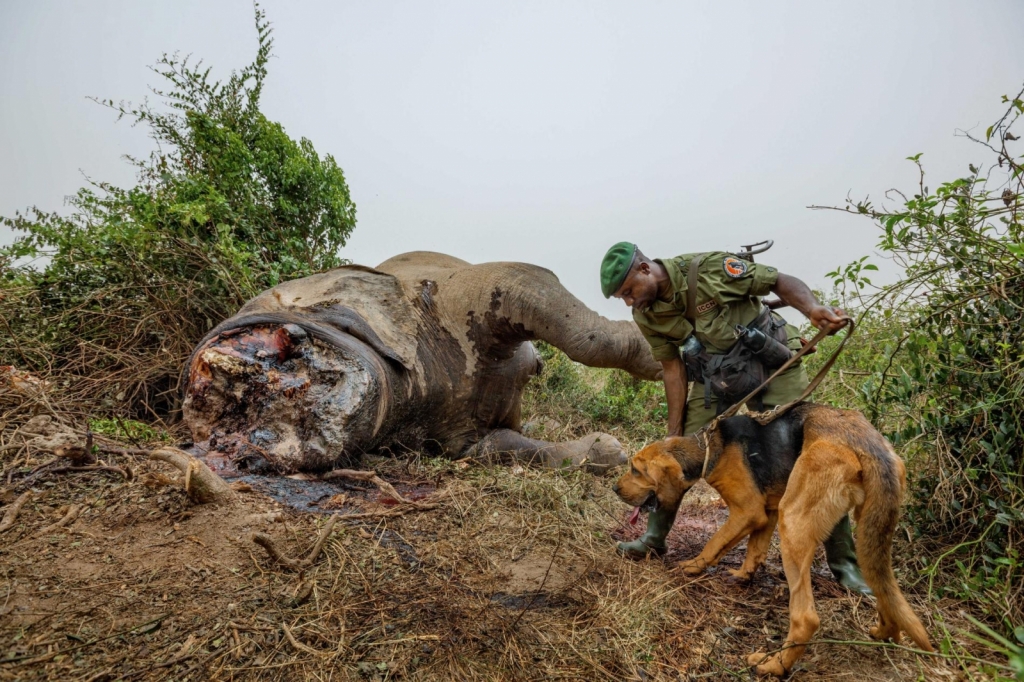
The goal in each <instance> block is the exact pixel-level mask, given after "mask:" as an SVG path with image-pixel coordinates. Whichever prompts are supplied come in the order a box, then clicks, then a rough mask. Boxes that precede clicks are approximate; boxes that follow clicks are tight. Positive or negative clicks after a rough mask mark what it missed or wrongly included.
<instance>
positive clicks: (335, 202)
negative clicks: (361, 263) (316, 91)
mask: <svg viewBox="0 0 1024 682" xmlns="http://www.w3.org/2000/svg"><path fill="white" fill-rule="evenodd" d="M256 31H257V36H258V49H257V52H256V58H255V60H254V61H253V62H252V63H251V64H249V65H248V66H246V67H245V68H243V69H242V70H241V71H238V72H232V74H231V75H230V77H229V78H228V79H227V80H226V81H224V82H220V81H215V80H212V79H211V77H210V69H209V68H205V67H203V65H202V64H201V63H198V64H193V63H190V61H189V59H188V58H179V57H178V56H177V55H164V56H163V57H162V58H161V59H160V60H159V62H158V63H157V65H156V66H155V67H154V68H153V71H154V72H155V73H156V74H158V75H159V76H160V77H161V79H162V81H163V83H164V84H165V85H164V88H163V89H154V92H155V93H156V94H157V95H158V96H159V98H160V100H161V101H162V103H163V104H164V105H165V106H162V107H160V108H154V107H153V106H150V105H149V104H148V103H143V104H142V105H139V106H133V105H130V104H126V103H120V104H116V103H114V101H112V100H104V101H101V102H100V103H101V104H103V105H105V106H108V107H110V108H112V109H113V110H114V111H116V112H117V114H118V118H119V119H120V118H122V117H125V118H128V119H129V120H130V121H131V122H132V124H133V125H138V124H142V125H145V126H147V127H148V128H149V132H150V136H151V137H152V138H153V140H154V141H155V142H156V143H157V149H156V151H154V152H153V153H152V154H151V155H150V156H149V157H148V158H145V159H135V158H128V161H129V162H130V163H131V164H132V165H134V166H135V168H136V169H137V171H138V184H137V185H136V186H135V187H132V188H130V189H122V188H119V187H115V186H113V185H111V184H109V183H105V182H93V183H90V185H89V186H87V187H84V188H82V189H80V190H79V191H78V193H77V194H76V195H75V196H74V197H72V198H71V199H70V202H69V203H70V206H71V212H70V215H66V216H65V215H59V214H57V213H46V212H44V211H42V210H39V209H37V208H33V209H31V210H30V211H28V212H27V213H25V214H21V213H19V214H17V215H16V216H15V217H14V218H3V223H4V224H5V225H7V226H9V227H11V228H13V229H14V230H16V231H17V232H20V233H22V236H21V237H20V238H19V239H18V240H17V241H16V242H15V243H14V244H13V245H12V246H10V247H8V248H6V249H3V250H2V251H0V273H2V274H0V324H2V325H3V328H4V329H5V330H6V331H7V334H2V335H0V364H14V365H18V366H21V367H23V368H26V369H29V370H34V371H39V372H51V371H57V372H59V373H60V382H61V386H62V388H64V389H65V390H66V392H67V395H68V396H70V397H72V398H77V399H78V400H79V402H81V401H87V402H89V403H92V404H93V405H94V407H92V408H90V411H92V410H93V409H98V410H100V411H101V412H108V413H109V412H112V411H113V410H114V408H118V409H119V410H122V411H123V410H127V413H128V414H131V415H133V416H143V415H146V416H148V417H150V418H151V417H153V416H157V415H161V416H162V415H166V414H167V413H168V412H170V411H172V410H173V409H174V408H175V406H176V399H177V376H178V372H179V371H180V369H181V366H182V364H183V362H184V359H185V358H186V357H187V354H188V353H189V351H190V350H191V348H192V346H193V345H194V343H195V342H196V341H197V340H198V339H199V338H200V337H201V336H202V335H203V334H204V333H205V332H206V330H208V329H209V328H210V327H211V326H213V325H214V324H216V323H217V322H218V321H219V320H220V319H222V318H223V317H225V316H227V315H229V314H231V313H233V312H234V310H236V309H237V308H238V306H240V305H241V304H242V303H243V302H244V301H245V300H247V299H249V298H251V297H252V296H253V295H255V294H256V293H258V292H259V291H261V290H263V289H265V288H267V287H270V286H273V285H275V284H277V283H278V282H280V281H281V280H283V279H287V278H293V277H300V276H303V275H307V274H310V273H313V272H317V271H320V270H324V269H326V268H331V267H335V266H337V265H339V264H341V263H342V262H343V261H342V260H341V259H340V258H339V256H338V250H339V248H340V247H341V246H343V245H344V244H345V241H346V239H347V238H348V236H349V234H350V233H351V231H352V229H353V227H354V226H355V206H354V204H353V203H352V200H351V197H350V196H349V190H348V186H347V185H346V182H345V177H344V175H343V173H342V171H341V169H340V168H339V167H338V165H337V164H336V163H335V161H334V159H333V158H332V157H331V156H325V157H323V158H321V157H320V156H318V154H317V153H316V151H315V150H314V148H313V145H312V143H310V142H309V140H306V139H302V140H300V141H299V142H296V141H295V140H293V139H291V138H290V137H289V136H288V135H287V134H286V133H285V131H284V129H283V128H282V127H281V125H280V124H278V123H275V122H273V121H269V120H268V119H267V118H266V117H265V116H264V115H263V114H262V113H261V112H260V110H259V104H260V95H261V93H262V91H263V85H264V82H265V79H266V76H267V64H268V61H269V59H270V54H271V46H272V44H273V41H272V39H271V29H270V25H269V23H268V22H267V20H266V18H265V16H264V14H263V12H261V11H260V9H259V8H258V7H257V8H256ZM97 403H98V404H97Z"/></svg>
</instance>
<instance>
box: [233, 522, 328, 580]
mask: <svg viewBox="0 0 1024 682" xmlns="http://www.w3.org/2000/svg"><path fill="white" fill-rule="evenodd" d="M337 522H338V517H337V516H334V515H332V516H331V517H330V518H329V519H328V520H327V525H326V526H324V530H323V532H322V533H320V536H319V537H318V538H317V540H316V542H315V543H314V544H313V549H311V550H310V551H309V554H308V555H307V556H306V558H305V559H290V558H288V557H286V556H285V555H284V554H282V553H281V551H280V550H279V549H278V548H277V545H275V544H274V540H273V539H272V538H271V537H270V536H269V535H267V534H266V533H253V534H252V541H253V542H255V543H256V544H257V545H259V546H260V547H262V548H263V549H265V550H266V551H267V554H268V555H269V556H270V558H271V559H273V560H274V561H276V562H277V563H279V564H281V565H282V566H285V567H287V568H290V569H292V570H296V571H298V570H300V569H304V568H309V567H310V566H312V565H313V562H315V561H316V558H317V557H318V556H320V551H321V550H322V549H323V547H324V543H325V542H327V538H329V537H330V536H331V533H332V532H334V524H336V523H337Z"/></svg>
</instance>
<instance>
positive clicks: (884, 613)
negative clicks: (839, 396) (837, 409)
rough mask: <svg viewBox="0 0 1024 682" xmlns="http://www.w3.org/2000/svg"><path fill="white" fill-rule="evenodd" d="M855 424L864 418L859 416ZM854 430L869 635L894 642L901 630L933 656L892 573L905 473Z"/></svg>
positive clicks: (881, 444)
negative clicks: (873, 604) (873, 613)
mask: <svg viewBox="0 0 1024 682" xmlns="http://www.w3.org/2000/svg"><path fill="white" fill-rule="evenodd" d="M858 416H859V417H860V419H864V417H863V416H860V415H858ZM864 426H865V427H866V428H864V429H857V432H858V434H857V435H858V440H861V442H860V443H857V445H858V446H860V447H856V448H855V449H856V450H858V451H859V453H858V454H859V455H860V463H861V469H862V470H863V472H864V504H863V505H862V506H861V510H860V517H859V518H858V520H857V560H858V562H859V563H860V566H861V570H863V571H864V579H865V580H866V581H867V583H868V585H869V586H870V587H871V589H872V590H873V591H874V593H875V597H876V598H877V599H878V616H879V625H878V628H877V629H875V630H873V631H872V635H873V636H875V637H877V638H879V639H888V638H892V639H893V640H894V641H898V639H899V634H900V630H903V631H904V632H906V633H907V634H908V635H910V638H911V639H913V640H914V643H915V644H917V646H919V647H920V648H922V649H924V650H925V651H934V649H933V648H932V645H931V642H930V641H929V640H928V633H927V631H926V630H925V629H924V626H923V625H922V624H921V621H920V619H918V617H917V614H915V613H914V611H913V610H912V609H911V608H910V604H908V603H907V600H906V598H905V597H904V596H903V592H901V591H900V587H899V585H897V584H896V575H895V574H894V573H893V570H892V537H893V534H894V533H895V531H896V521H897V519H898V518H899V512H900V502H901V500H902V498H903V490H904V487H905V486H906V469H905V468H904V467H903V462H902V460H900V458H899V457H897V456H896V453H895V452H893V450H892V447H891V446H890V445H889V443H888V441H886V440H885V438H884V437H883V436H882V434H880V433H878V431H876V430H875V429H874V427H872V426H871V425H870V424H869V423H868V422H867V420H866V419H864Z"/></svg>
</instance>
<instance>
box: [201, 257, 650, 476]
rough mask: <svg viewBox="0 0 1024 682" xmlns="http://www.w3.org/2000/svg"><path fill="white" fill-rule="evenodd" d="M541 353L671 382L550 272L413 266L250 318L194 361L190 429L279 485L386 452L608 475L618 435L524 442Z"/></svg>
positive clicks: (304, 283)
mask: <svg viewBox="0 0 1024 682" xmlns="http://www.w3.org/2000/svg"><path fill="white" fill-rule="evenodd" d="M536 339H540V340H544V341H547V342H548V343H550V344H552V345H554V346H556V347H558V348H560V349H562V350H563V351H564V352H565V353H566V354H567V355H568V356H569V357H570V358H572V359H573V360H576V361H578V362H581V363H583V364H585V365H590V366H593V367H617V368H620V369H624V370H626V371H628V372H630V373H631V374H633V375H634V376H637V377H640V378H643V379H656V378H658V377H659V376H660V371H661V367H660V365H659V363H657V362H656V361H655V360H654V359H653V357H652V356H651V353H650V350H649V349H648V347H647V344H646V342H645V341H644V339H643V337H642V336H641V334H640V332H639V330H638V329H637V328H636V326H635V325H634V324H633V323H631V322H626V321H610V320H607V319H606V318H604V317H601V316H599V315H598V314H597V313H595V312H594V311H592V310H590V309H589V308H587V307H586V306H585V305H584V304H583V303H582V302H580V301H579V300H578V299H577V298H575V297H574V296H573V295H572V294H570V293H569V292H568V291H567V290H566V289H565V288H564V287H563V286H562V285H561V284H560V283H559V281H558V278H557V277H555V275H554V274H553V273H552V272H551V271H549V270H546V269H544V268H541V267H538V266H535V265H529V264H526V263H484V264H480V265H472V264H470V263H467V262H465V261H462V260H459V259H457V258H454V257H452V256H447V255H444V254H439V253H430V252H412V253H406V254H402V255H399V256H395V257H394V258H391V259H389V260H387V261H385V262H384V263H381V264H380V265H379V266H377V267H376V268H368V267H364V266H359V265H350V266H345V267H341V268H336V269H334V270H330V271H328V272H324V273H320V274H317V275H312V276H309V277H304V278H302V279H297V280H293V281H290V282H285V283H284V284H280V285H278V286H276V287H274V288H272V289H269V290H267V291H265V292H263V293H261V294H260V295H259V296H257V297H256V298H254V299H252V300H251V301H249V302H248V303H246V304H245V305H244V306H243V307H242V308H241V310H239V311H238V313H237V314H236V315H234V316H233V317H231V318H229V319H228V320H225V321H224V322H222V323H221V324H219V325H217V326H216V327H215V328H214V329H213V330H212V331H211V332H210V333H209V334H207V336H206V337H205V338H204V339H203V340H202V341H201V342H200V343H199V345H198V346H197V347H196V349H195V351H193V353H192V356H191V358H190V360H189V364H188V367H187V375H186V377H185V400H184V418H185V422H186V424H187V425H188V427H189V429H190V430H191V432H192V437H193V440H194V442H195V443H196V445H197V447H198V449H200V450H204V451H206V452H207V453H208V455H209V456H211V457H213V458H214V459H217V458H219V460H220V462H221V463H222V464H224V465H227V464H230V465H231V466H232V467H234V468H250V469H254V470H258V469H260V468H263V469H271V470H274V471H278V472H281V473H291V472H297V471H309V472H316V471H324V470H328V469H332V468H336V467H338V466H348V465H351V464H353V463H354V462H356V461H357V460H358V459H359V457H360V455H361V454H362V453H364V452H369V451H378V450H391V451H392V452H402V451H405V450H408V451H421V452H425V453H428V454H445V455H448V456H456V457H464V456H471V457H475V458H478V459H484V460H497V461H512V460H517V461H521V462H530V463H535V464H540V465H542V466H553V467H557V466H564V465H566V464H571V465H580V464H583V463H585V464H586V465H588V466H589V467H591V468H592V469H595V470H600V469H603V468H607V467H609V466H613V465H616V464H619V463H621V462H623V461H624V453H623V451H622V447H621V445H620V444H619V443H618V441H616V440H615V439H614V438H612V437H611V436H608V435H606V434H590V435H589V436H586V437H585V438H582V439H580V440H577V441H570V442H565V443H548V442H545V441H539V440H534V439H531V438H527V437H526V436H523V435H522V434H521V433H519V431H520V426H521V424H520V407H521V399H522V394H523V390H524V388H525V386H526V384H527V382H528V381H529V380H530V378H531V377H533V376H535V375H537V374H538V373H539V372H540V371H541V368H542V362H541V360H540V357H539V355H538V354H537V351H536V350H535V349H534V347H533V344H532V343H530V341H531V340H536Z"/></svg>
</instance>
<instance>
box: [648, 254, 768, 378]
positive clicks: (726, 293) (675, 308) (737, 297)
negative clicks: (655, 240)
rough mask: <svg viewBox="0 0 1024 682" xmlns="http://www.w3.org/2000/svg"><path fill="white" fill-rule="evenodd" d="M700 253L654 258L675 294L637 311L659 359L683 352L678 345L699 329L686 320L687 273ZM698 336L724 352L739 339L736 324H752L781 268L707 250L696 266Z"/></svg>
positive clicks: (709, 348)
mask: <svg viewBox="0 0 1024 682" xmlns="http://www.w3.org/2000/svg"><path fill="white" fill-rule="evenodd" d="M699 255H700V254H697V253H684V254H683V255H681V256H676V257H675V258H667V259H655V262H657V263H661V264H662V265H663V266H664V267H665V270H666V271H667V272H668V277H669V279H670V280H671V281H672V298H671V299H670V300H668V301H663V300H661V299H658V300H656V301H655V302H654V303H653V304H652V305H651V307H650V308H649V309H647V310H646V311H644V312H636V311H634V312H633V320H634V321H635V322H636V323H637V325H638V326H639V327H640V331H641V332H643V335H644V338H646V339H647V343H649V344H651V353H652V354H653V355H654V359H655V360H671V359H672V358H678V357H679V346H680V344H682V343H683V342H684V341H685V340H686V339H687V338H689V336H690V334H691V333H693V332H694V331H695V330H694V329H693V327H692V326H691V325H690V322H689V320H687V319H686V317H685V315H686V289H687V283H686V280H687V274H688V272H689V268H690V261H691V260H693V258H694V257H695V256H699ZM697 274H698V277H697V301H696V304H697V311H696V314H695V315H694V318H695V321H696V323H697V329H696V334H697V339H698V340H699V341H700V342H701V343H703V344H704V347H705V348H706V349H707V351H708V352H709V353H724V352H726V351H728V350H729V348H730V347H731V346H732V345H733V343H735V342H736V333H735V331H734V329H735V327H736V325H737V324H748V323H750V322H752V321H753V320H754V318H755V317H757V316H758V314H759V313H760V312H761V308H762V304H761V296H765V295H767V294H768V293H769V292H770V291H771V288H772V286H774V285H775V283H776V282H777V281H778V279H779V271H778V270H776V269H775V268H773V267H769V266H767V265H762V264H760V263H751V262H748V261H745V260H741V259H739V258H737V257H735V256H733V255H731V254H728V253H725V252H722V251H712V252H710V253H707V254H705V255H704V260H702V261H701V263H700V266H699V268H698V269H697Z"/></svg>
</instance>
